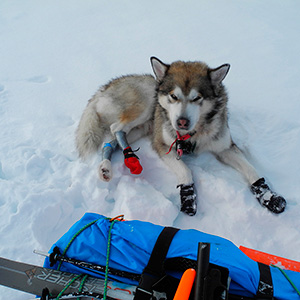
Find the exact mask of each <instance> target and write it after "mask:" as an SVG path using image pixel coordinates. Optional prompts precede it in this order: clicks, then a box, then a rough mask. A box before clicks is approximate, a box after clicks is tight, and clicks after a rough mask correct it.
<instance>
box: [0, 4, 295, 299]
mask: <svg viewBox="0 0 300 300" xmlns="http://www.w3.org/2000/svg"><path fill="white" fill-rule="evenodd" d="M299 10H300V2H299V1H292V0H285V1H282V0H265V1H260V0H244V1H240V0H223V1H221V0H214V1H204V0H201V1H200V0H199V1H192V0H185V1H179V0H166V1H157V0H152V1H140V0H131V1H103V0H85V1H80V0H65V1H61V0H51V1H50V0H44V1H38V0H26V1H24V0H1V2H0V39H1V43H0V60H1V64H0V126H1V131H0V140H1V143H0V190H1V194H0V209H1V210H0V212H1V213H0V216H1V217H0V241H1V244H0V255H1V256H3V257H6V258H9V259H16V260H20V261H23V262H28V263H34V264H42V263H43V259H42V258H41V257H39V256H37V255H34V254H33V253H32V251H33V249H39V250H45V251H47V250H48V249H49V248H50V246H51V245H52V244H53V243H54V242H55V241H56V240H57V239H58V238H59V237H60V236H61V235H62V234H63V233H64V232H66V231H67V230H68V228H69V227H70V226H71V225H72V224H73V223H74V222H76V221H77V220H78V219H79V218H80V217H81V216H82V215H83V214H84V213H85V212H97V213H101V214H104V215H107V216H111V217H113V216H115V215H118V214H120V213H122V214H125V218H127V219H140V220H147V221H151V222H154V223H158V224H163V225H173V226H176V227H180V228H195V229H198V230H202V231H204V232H207V233H212V234H216V235H220V236H222V237H225V238H227V239H230V240H231V241H232V242H234V243H235V244H236V245H237V246H238V245H244V246H247V247H252V248H255V249H258V250H262V251H266V252H270V253H273V254H276V255H280V256H284V257H288V258H291V259H295V260H300V251H299V249H300V218H299V207H300V196H299V195H300V185H299V179H300V176H299V173H300V156H299V152H298V149H300V121H299V112H300V92H299V91H300V89H299V78H300V71H299V67H300V61H299V53H300V41H299V29H300V21H299ZM152 55H154V56H157V57H159V58H160V59H161V60H163V61H165V62H167V63H171V62H172V61H174V60H178V59H180V60H202V61H205V62H206V63H208V64H209V65H210V66H211V67H217V66H219V65H221V64H223V63H230V64H231V70H230V72H229V74H228V77H227V78H226V79H225V81H224V83H225V85H226V86H227V89H228V91H229V95H230V103H229V108H230V127H231V130H232V136H233V138H234V140H235V142H236V143H237V144H238V145H239V146H240V147H241V148H242V149H243V150H244V151H245V153H247V156H248V158H249V160H250V161H251V162H252V163H253V164H254V165H255V167H256V168H257V170H258V171H259V173H260V174H261V175H262V176H264V177H266V178H267V180H268V181H269V182H271V183H272V186H273V188H274V189H275V190H276V191H277V192H279V193H280V194H282V195H284V196H285V197H286V199H287V202H288V206H287V209H286V211H285V212H284V213H283V214H281V215H278V216H276V215H273V214H272V213H270V212H268V211H267V210H266V209H264V208H262V207H261V206H260V205H259V203H258V202H257V201H256V200H255V199H254V197H253V196H252V194H251V193H250V191H249V190H248V188H247V186H246V184H245V182H244V180H243V178H242V177H241V176H240V175H239V174H238V173H236V172H235V171H234V170H232V169H230V168H229V167H227V166H224V165H222V164H221V163H219V162H217V161H216V160H215V158H214V157H213V156H212V155H210V154H204V155H201V156H199V157H198V158H192V157H189V158H187V163H188V165H189V166H190V168H191V169H192V171H193V173H194V177H195V182H196V186H197V190H198V207H199V211H198V214H197V215H196V216H195V217H189V216H186V215H184V214H182V213H179V196H178V190H176V188H175V187H176V179H175V177H174V175H173V174H171V173H170V172H169V170H168V169H166V167H165V166H164V165H163V164H162V163H161V162H160V161H159V159H158V157H157V155H156V153H155V152H154V151H153V150H152V149H151V145H150V142H149V140H148V139H143V140H140V141H138V142H136V143H135V144H134V145H133V146H134V147H136V148H137V147H140V148H141V150H140V151H139V156H140V159H141V162H142V165H143V167H144V172H143V173H142V174H141V176H139V177H134V176H132V175H130V174H129V172H128V170H127V169H126V168H124V166H123V163H122V161H123V159H122V154H121V152H118V153H116V154H115V156H114V157H113V171H114V178H113V180H112V181H111V182H110V183H104V182H101V181H100V180H98V177H97V167H98V163H99V161H100V156H98V157H95V158H94V159H92V160H91V161H90V162H89V163H84V162H81V161H80V160H79V159H78V157H77V153H76V151H75V147H74V132H75V130H76V127H77V124H78V121H79V118H80V116H81V113H82V111H83V109H84V108H85V106H86V104H87V101H88V99H89V98H90V97H91V96H92V95H93V94H94V92H95V91H96V90H97V89H98V87H99V86H100V85H102V84H104V83H106V82H107V81H108V80H110V79H111V78H112V77H116V76H120V75H124V74H131V73H152V70H151V67H150V62H149V57H150V56H152ZM29 298H30V296H29V295H28V294H24V293H21V292H18V291H14V290H11V289H7V288H4V287H1V288H0V299H1V300H4V299H17V300H18V299H29Z"/></svg>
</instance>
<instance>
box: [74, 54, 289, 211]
mask: <svg viewBox="0 0 300 300" xmlns="http://www.w3.org/2000/svg"><path fill="white" fill-rule="evenodd" d="M151 65H152V68H153V71H154V74H155V78H154V77H153V76H151V75H131V76H124V77H120V78H117V79H115V80H112V81H111V82H109V83H108V84H107V85H104V86H103V87H102V88H100V89H99V90H98V91H97V92H96V94H95V95H94V96H93V97H92V99H91V100H90V101H89V103H88V105H87V107H86V109H85V110H84V112H83V114H82V117H81V120H80V122H79V125H78V129H77V132H76V144H77V149H78V152H79V155H80V156H81V157H82V158H85V157H87V156H88V155H89V154H91V153H93V152H96V151H97V150H98V148H99V146H101V145H103V146H102V162H101V163H100V166H99V176H100V178H101V179H102V180H104V181H109V180H110V179H111V178H112V168H111V155H112V153H113V151H114V150H116V149H117V148H118V147H120V148H121V149H122V150H123V153H124V163H125V165H126V166H127V167H128V168H129V169H130V171H131V173H132V174H140V173H141V172H142V169H143V168H142V166H141V164H140V162H139V158H138V156H137V155H136V154H135V153H134V151H133V150H132V149H131V147H130V144H131V143H132V142H134V141H136V140H138V139H139V138H140V137H142V136H146V135H149V136H150V137H151V140H152V146H153V148H154V150H155V151H156V152H157V153H158V155H159V156H160V158H161V159H162V160H163V161H164V162H165V164H166V165H167V166H168V167H169V168H170V170H171V171H172V172H173V173H175V174H176V176H177V180H178V185H177V187H178V188H179V189H180V199H181V211H183V212H184V213H186V214H188V215H191V216H193V215H195V213H196V211H197V201H196V193H195V188H194V181H193V177H192V173H191V170H190V169H189V168H188V167H187V165H186V164H185V163H184V161H183V160H182V159H181V157H182V155H183V154H189V153H195V154H199V153H201V152H203V151H210V152H211V153H213V154H214V155H215V156H216V158H217V159H218V160H219V161H221V162H223V163H224V164H227V165H229V166H231V167H233V168H234V169H236V170H237V171H239V172H240V173H241V174H242V175H243V176H244V178H245V180H246V181H247V183H248V185H249V187H250V190H251V191H252V193H253V194H254V195H255V197H256V198H257V200H258V201H259V202H260V204H261V205H263V206H265V207H267V208H268V209H269V210H270V211H271V212H273V213H281V212H283V211H284V209H285V206H286V201H285V199H284V198H283V197H281V196H279V195H277V194H276V193H275V192H273V191H272V190H271V189H270V187H269V186H268V185H267V184H266V182H265V179H264V178H260V176H258V174H257V172H256V170H255V169H254V167H253V166H252V165H251V164H250V163H249V162H248V161H247V160H246V158H245V156H244V155H243V153H242V151H241V150H240V149H239V148H238V147H237V145H236V144H235V143H234V142H233V140H232V138H231V134H230V130H229V127H228V116H227V115H228V111H227V102H228V96H227V93H226V90H225V87H224V86H223V84H222V82H223V80H224V78H225V77H226V75H227V73H228V71H229V68H230V65H229V64H224V65H221V66H220V67H218V68H214V69H212V68H210V67H208V66H207V65H206V64H205V63H203V62H183V61H176V62H174V63H172V64H170V65H169V64H165V63H163V62H162V61H160V60H159V59H157V58H156V57H151Z"/></svg>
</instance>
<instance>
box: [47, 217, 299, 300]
mask: <svg viewBox="0 0 300 300" xmlns="http://www.w3.org/2000/svg"><path fill="white" fill-rule="evenodd" d="M199 243H204V244H209V247H210V250H209V259H208V260H207V259H206V262H205V260H204V262H205V264H204V265H205V267H204V269H206V272H205V274H204V275H203V277H202V279H201V281H202V284H201V287H202V289H203V290H204V291H203V290H202V291H200V295H202V297H203V295H204V294H205V293H207V291H209V293H210V295H211V296H209V297H207V298H203V299H205V300H206V299H209V300H211V299H213V300H215V299H217V300H219V299H282V300H283V299H285V300H294V299H295V300H296V299H297V300H299V295H298V293H297V290H299V289H300V273H299V272H295V271H291V270H285V271H283V270H282V269H279V268H278V267H273V266H269V265H267V264H263V263H261V262H256V261H254V260H253V259H251V258H250V257H248V256H247V255H246V254H244V253H243V252H242V251H241V250H240V249H239V248H238V247H236V246H235V245H234V244H233V243H232V242H230V241H228V240H226V239H223V238H221V237H218V236H214V235H210V234H206V233H203V232H201V231H197V230H192V229H190V230H178V229H176V228H172V227H163V226H159V225H155V224H152V223H149V222H142V221H117V220H114V219H113V220H112V219H110V218H107V217H105V216H101V215H98V214H92V213H87V214H85V215H84V216H83V218H82V219H81V220H79V221H78V222H77V223H75V224H74V225H73V226H72V227H71V228H70V230H69V231H68V232H67V233H66V234H65V235H64V236H63V237H62V238H61V239H59V240H58V241H57V242H56V243H55V244H54V245H53V246H52V248H51V249H50V254H51V253H53V251H54V249H56V250H57V249H58V250H59V252H60V254H59V255H60V256H61V257H64V258H71V259H72V260H75V261H76V260H78V261H83V262H86V263H88V264H91V265H97V266H98V267H99V270H98V271H96V270H94V269H90V268H88V265H87V266H83V267H82V266H80V265H76V264H73V263H70V262H66V261H61V262H60V261H59V260H58V261H55V259H52V261H51V259H50V258H51V255H50V257H49V258H46V260H45V265H44V266H45V267H47V268H53V269H57V268H58V269H59V270H62V271H67V272H72V273H77V274H80V273H84V274H89V275H91V276H94V277H99V278H104V277H105V276H106V275H107V276H108V277H109V278H110V279H111V280H116V281H120V282H123V283H126V284H133V285H137V289H136V295H135V297H136V299H143V300H144V299H151V294H152V292H153V290H156V291H158V292H160V291H164V292H165V293H166V296H167V299H173V298H174V295H175V292H176V289H177V287H178V284H179V280H180V278H181V276H182V274H183V273H184V271H185V270H186V269H188V268H193V269H195V270H197V261H198V263H199V259H197V256H198V244H199ZM108 245H109V247H108ZM108 249H109V251H108ZM108 252H109V255H108V256H107V253H108ZM101 267H102V271H101ZM202 269H203V267H202ZM104 270H110V271H109V272H108V274H105V272H104ZM120 272H123V274H124V276H122V274H120ZM197 275H198V273H197ZM195 282H197V280H195ZM212 283H213V284H212ZM291 283H293V284H291ZM166 286H168V289H166ZM212 286H213V287H212ZM196 287H198V284H195V285H194V288H193V291H192V293H191V296H190V297H193V296H194V295H195V293H196V291H195V290H196ZM216 291H218V293H216ZM138 294H141V295H142V296H141V297H140V298H138V297H137V295H138ZM215 294H217V296H215ZM149 295H150V296H149ZM147 297H148V298H147Z"/></svg>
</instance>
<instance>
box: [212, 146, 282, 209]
mask: <svg viewBox="0 0 300 300" xmlns="http://www.w3.org/2000/svg"><path fill="white" fill-rule="evenodd" d="M216 156H217V158H218V159H219V160H220V161H222V162H223V163H225V164H227V165H230V166H231V167H233V168H234V169H236V170H237V171H239V172H240V173H241V174H242V175H243V176H244V177H245V179H246V180H247V181H248V183H249V186H250V190H251V192H252V193H253V194H254V196H255V197H256V199H257V200H258V201H259V203H260V204H261V205H262V206H265V207H266V208H267V209H268V210H270V211H271V212H273V213H276V214H279V213H281V212H283V211H284V209H285V207H286V200H285V199H284V198H283V197H282V196H280V195H278V194H277V193H275V192H274V191H272V190H271V189H270V187H269V186H268V185H267V184H266V182H265V179H264V178H259V176H258V175H257V173H256V171H255V169H254V167H253V166H252V165H251V164H250V163H249V162H248V161H247V159H246V157H245V156H244V154H243V153H242V151H241V150H240V149H239V148H238V147H237V146H236V145H235V144H232V145H231V147H230V148H229V149H226V150H224V151H222V152H220V153H218V154H217V155H216Z"/></svg>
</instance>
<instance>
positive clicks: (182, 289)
mask: <svg viewBox="0 0 300 300" xmlns="http://www.w3.org/2000/svg"><path fill="white" fill-rule="evenodd" d="M195 277H196V271H195V270H194V269H187V270H186V271H185V272H184V273H183V275H182V277H181V280H180V282H179V285H178V288H177V291H176V294H175V296H174V299H173V300H188V299H189V297H190V293H191V291H192V287H193V284H194V280H195Z"/></svg>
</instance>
